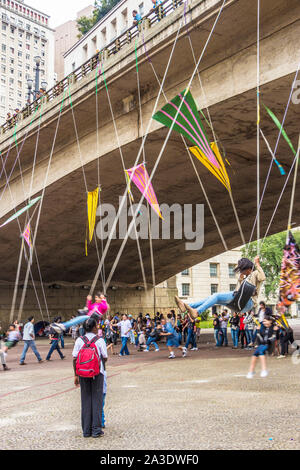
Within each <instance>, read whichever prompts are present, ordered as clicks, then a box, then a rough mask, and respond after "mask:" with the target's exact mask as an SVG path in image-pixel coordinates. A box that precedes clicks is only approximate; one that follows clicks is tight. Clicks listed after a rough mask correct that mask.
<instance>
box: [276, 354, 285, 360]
mask: <svg viewBox="0 0 300 470" xmlns="http://www.w3.org/2000/svg"><path fill="white" fill-rule="evenodd" d="M285 357H286V356H284V355H283V354H280V356H277V359H284V358H285Z"/></svg>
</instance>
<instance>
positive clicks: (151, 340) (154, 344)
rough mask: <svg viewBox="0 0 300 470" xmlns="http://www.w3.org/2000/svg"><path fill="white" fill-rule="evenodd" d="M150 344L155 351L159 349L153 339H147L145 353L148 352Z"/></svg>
mask: <svg viewBox="0 0 300 470" xmlns="http://www.w3.org/2000/svg"><path fill="white" fill-rule="evenodd" d="M151 344H153V346H154V347H155V349H159V347H158V345H157V343H156V342H155V340H154V339H153V338H148V340H147V351H149V349H150V346H151Z"/></svg>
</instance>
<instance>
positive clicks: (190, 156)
mask: <svg viewBox="0 0 300 470" xmlns="http://www.w3.org/2000/svg"><path fill="white" fill-rule="evenodd" d="M144 49H145V52H146V56H147V58H148V57H149V56H148V53H147V50H146V45H145V43H144ZM148 60H149V63H150V65H151V68H152V71H153V73H154V75H155V78H156V80H157V82H158V84H159V85H160V79H159V77H158V75H157V73H156V70H155V68H154V66H153V63H152V61H151V59H150V58H148ZM195 63H196V62H195ZM198 75H199V74H198ZM199 78H200V76H199ZM162 94H163V96H164V98H165V101H166V102H167V103H168V101H169V100H168V98H167V96H166V94H165V92H164V91H163V92H162ZM180 137H181V139H182V141H183V144H184V146H185V149H186V151H187V153H188V155H189V158H190V160H191V164H192V166H193V169H194V171H195V174H196V177H197V179H198V183H199V185H200V188H201V190H202V192H203V195H204V197H205V200H206V203H207V205H208V207H209V210H210V213H211V215H212V218H213V220H214V223H215V225H216V227H217V230H218V233H219V236H220V238H221V241H222V243H223V246H224V249H225V251H228V246H227V243H226V241H225V239H224V236H223V233H222V230H221V228H220V226H219V223H218V221H217V218H216V215H215V212H214V210H213V207H212V205H211V203H210V200H209V198H208V195H207V192H206V190H205V188H204V185H203V183H202V180H201V178H200V175H199V172H198V170H197V167H196V165H195V162H194V158H193V156H192V155H191V152H190V150H189V147H188V145H187V143H186V140H185V138H184V136H183V135H182V134H180Z"/></svg>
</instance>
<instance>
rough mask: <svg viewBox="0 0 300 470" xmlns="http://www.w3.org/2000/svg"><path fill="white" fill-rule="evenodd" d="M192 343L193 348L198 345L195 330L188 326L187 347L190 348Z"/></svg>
mask: <svg viewBox="0 0 300 470" xmlns="http://www.w3.org/2000/svg"><path fill="white" fill-rule="evenodd" d="M190 343H191V345H192V347H193V348H196V347H197V344H196V338H195V333H194V330H192V329H190V328H188V336H187V340H186V343H185V347H186V348H188V347H189V344H190Z"/></svg>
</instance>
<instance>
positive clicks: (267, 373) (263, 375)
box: [260, 370, 269, 378]
mask: <svg viewBox="0 0 300 470" xmlns="http://www.w3.org/2000/svg"><path fill="white" fill-rule="evenodd" d="M268 375H269V372H268V371H267V370H262V371H261V373H260V376H261V377H262V378H265V377H268Z"/></svg>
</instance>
